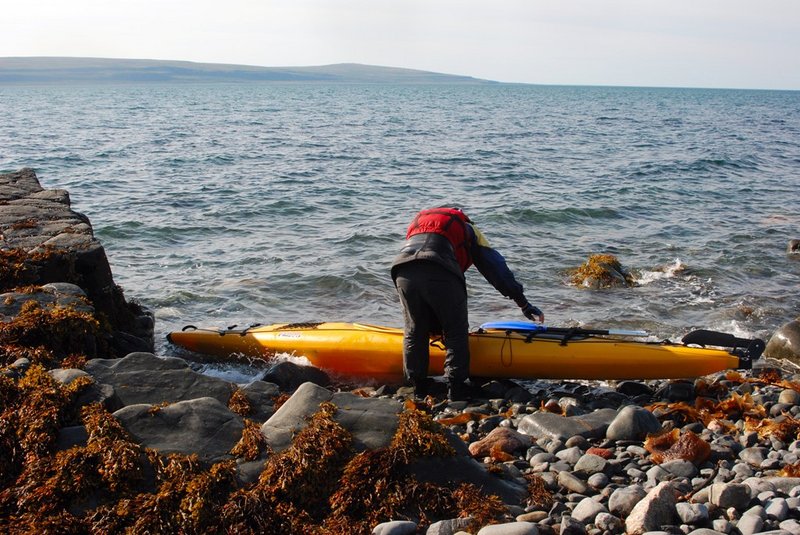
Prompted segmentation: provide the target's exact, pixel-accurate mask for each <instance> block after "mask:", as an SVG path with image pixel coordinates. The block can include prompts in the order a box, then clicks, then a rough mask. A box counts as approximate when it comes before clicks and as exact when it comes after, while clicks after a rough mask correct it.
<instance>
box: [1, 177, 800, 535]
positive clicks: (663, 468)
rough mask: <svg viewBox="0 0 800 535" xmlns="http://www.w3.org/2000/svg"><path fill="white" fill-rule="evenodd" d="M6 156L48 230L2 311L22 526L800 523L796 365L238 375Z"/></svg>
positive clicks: (704, 529)
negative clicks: (369, 377)
mask: <svg viewBox="0 0 800 535" xmlns="http://www.w3.org/2000/svg"><path fill="white" fill-rule="evenodd" d="M8 177H12V178H13V179H8V180H7V181H6V182H5V183H3V187H2V189H3V191H0V195H5V196H4V197H2V198H3V199H5V200H4V202H5V203H6V204H5V205H4V206H6V207H7V206H16V205H14V203H15V202H16V201H15V200H14V196H15V195H16V199H20V198H24V199H26V200H25V201H24V202H21V203H17V204H19V205H24V206H25V209H24V210H22V211H20V212H15V213H16V214H17V219H16V220H15V221H9V220H8V219H6V220H4V222H3V225H4V227H3V234H4V238H3V239H4V241H5V242H7V243H9V244H13V243H15V242H13V240H12V238H13V239H19V240H23V239H24V240H29V241H24V242H23V241H19V242H17V243H20V244H21V243H25V244H28V245H26V247H28V249H27V251H28V253H29V256H28V258H15V260H20V261H19V262H16V263H6V264H5V265H6V266H22V267H21V268H20V269H18V270H17V271H14V272H13V273H15V276H17V277H18V279H19V280H17V281H13V282H15V283H16V282H19V283H20V284H14V286H13V287H12V288H6V289H5V290H4V291H5V293H4V304H5V306H6V307H7V308H6V309H4V310H5V312H4V315H3V321H4V324H5V326H4V329H3V330H2V331H0V332H1V333H2V334H3V336H4V338H3V343H4V344H6V345H4V347H5V349H4V350H3V351H4V353H3V356H4V360H5V362H4V363H3V366H4V367H3V370H2V377H0V380H1V382H0V385H2V389H0V393H2V395H3V399H4V402H5V403H4V405H5V407H4V408H5V410H4V412H3V414H2V417H0V422H2V424H3V425H2V426H0V441H2V442H0V443H2V444H3V446H4V447H5V448H7V451H9V452H12V454H11V455H10V456H9V459H8V460H6V461H4V462H5V464H3V465H2V468H3V471H2V472H0V476H2V477H0V482H2V488H1V489H0V511H3V515H4V516H3V517H0V526H3V527H4V528H6V529H8V530H9V531H10V532H20V533H22V532H26V531H27V532H32V531H35V530H36V529H37V528H41V527H42V526H44V525H46V524H47V523H49V525H51V526H60V527H61V528H62V529H65V530H67V531H71V532H76V533H82V532H88V531H90V530H91V529H101V530H102V529H104V528H105V529H109V530H112V531H113V530H114V529H123V528H125V527H128V528H131V527H133V528H134V529H136V527H137V526H138V528H139V529H155V528H154V526H156V525H158V524H157V522H165V523H166V524H161V525H162V528H163V526H164V525H167V526H169V527H171V528H176V529H182V530H189V531H191V530H192V529H195V530H208V529H214V528H216V529H229V530H230V529H242V530H248V529H249V530H256V529H261V530H265V531H267V532H270V529H272V530H273V531H272V532H280V529H278V528H277V526H284V527H283V528H281V529H283V531H282V532H286V533H294V532H298V533H299V532H308V531H312V532H314V531H319V532H321V531H322V530H323V528H324V529H327V530H328V532H332V533H347V532H348V531H346V529H353V526H357V527H358V528H357V529H354V530H353V531H355V532H362V531H363V532H365V533H369V532H370V531H372V530H373V529H374V530H375V531H374V532H375V533H385V534H388V533H418V532H420V533H431V534H432V533H451V534H452V533H456V532H457V531H459V530H461V531H465V530H466V531H467V532H469V533H481V534H482V535H491V534H492V533H505V532H509V533H510V532H512V531H499V530H502V529H505V530H515V531H513V533H541V534H543V535H544V534H546V535H549V534H551V533H553V534H556V533H562V534H565V533H589V534H592V535H602V534H605V533H611V534H614V533H647V532H652V531H668V532H676V533H678V532H680V533H695V532H696V533H698V534H699V533H735V530H738V531H739V532H741V533H759V532H762V531H767V530H773V531H775V530H781V532H787V533H798V532H800V515H798V513H797V512H798V510H800V461H799V460H798V455H800V436H799V435H798V433H800V374H798V373H797V371H793V370H789V369H788V368H787V369H784V370H773V371H770V370H755V371H752V372H746V373H741V374H739V373H733V372H727V373H726V372H722V373H718V374H714V375H712V376H709V377H705V378H699V379H697V380H694V381H661V380H656V381H647V382H643V381H620V382H616V383H609V386H605V387H596V388H590V387H589V386H587V385H583V384H580V383H576V382H562V381H547V382H545V381H539V382H536V383H535V384H533V385H531V386H530V387H529V388H525V387H523V386H520V385H519V384H518V383H516V382H514V381H492V382H489V383H486V384H482V385H479V387H480V388H477V389H476V390H475V397H474V399H473V400H472V401H470V402H469V403H467V402H456V403H448V402H446V401H442V395H441V394H442V393H441V392H436V391H435V393H438V395H437V396H434V397H432V398H429V399H427V400H413V399H410V394H411V393H410V392H409V391H408V390H407V389H406V390H404V389H402V388H401V389H395V388H391V387H387V386H379V387H359V385H348V387H347V389H344V388H343V386H342V385H338V386H336V385H331V384H330V379H329V378H327V376H326V375H325V374H324V372H321V371H320V370H315V369H308V368H306V369H303V367H298V366H296V365H291V364H290V363H284V365H283V366H281V367H280V368H277V367H276V368H273V369H272V370H270V371H269V372H268V373H267V374H266V375H265V376H264V377H263V378H262V379H261V380H257V381H253V382H252V383H250V384H249V385H246V386H245V387H240V386H238V385H235V384H233V383H230V382H228V381H222V380H220V379H214V378H210V377H206V376H203V375H201V374H198V373H196V372H194V371H192V370H191V367H190V366H189V364H188V363H187V362H186V361H183V360H182V359H177V358H172V357H170V358H164V357H159V356H156V355H154V354H153V353H152V347H153V345H152V332H153V320H152V315H150V314H148V312H147V311H146V310H144V309H143V308H141V307H137V306H135V304H134V305H132V304H131V303H128V302H127V301H125V299H124V296H122V295H121V290H118V287H116V285H114V283H113V278H112V277H111V272H110V268H108V269H107V270H106V267H107V266H108V263H107V260H105V253H104V252H103V251H102V246H101V245H100V244H99V243H98V242H97V241H96V240H95V239H94V236H93V234H92V231H91V224H90V222H89V221H88V220H87V219H86V218H83V217H82V216H80V214H76V213H75V212H72V211H71V209H70V208H69V195H68V193H67V192H64V191H63V190H42V189H41V187H39V189H38V190H37V189H36V188H35V187H33V186H32V183H31V180H34V181H35V180H36V179H35V173H33V172H32V171H30V170H23V171H20V172H19V173H17V174H14V173H12V174H9V175H3V178H8ZM36 186H38V181H37V182H36ZM26 210H27V211H26ZM31 210H34V211H31ZM8 213H11V212H10V211H8ZM48 214H49V215H48ZM53 214H55V215H53ZM51 215H52V217H50V216H51ZM48 218H49V219H48ZM43 237H44V238H45V239H41V238H43ZM31 240H32V241H31ZM36 240H39V241H38V242H37V241H36ZM31 244H32V245H31ZM42 244H44V245H42ZM10 249H19V248H17V247H11V248H7V249H6V250H10ZM34 251H35V252H38V253H47V254H44V255H42V256H33V255H32V254H30V253H31V252H34ZM65 252H69V253H70V254H63V253H65ZM84 258H88V260H84ZM102 261H105V266H106V267H104V266H103V265H102ZM28 268H31V269H28ZM33 268H35V269H33ZM7 272H8V273H11V271H7ZM7 281H8V282H12V281H11V279H7ZM117 292H118V293H117ZM26 303H34V304H29V305H26ZM65 311H68V312H69V313H67V312H65ZM12 313H13V315H12ZM19 318H23V319H26V320H27V323H25V324H24V325H20V330H16V331H13V333H12V330H11V327H10V326H12V325H15V324H14V321H16V320H19ZM34 319H35V320H36V322H38V323H35V322H34V321H33V320H34ZM45 320H46V321H45ZM23 327H25V328H27V329H28V331H26V330H25V329H23ZM33 327H35V328H36V329H39V330H38V331H35V333H34V334H33V335H31V336H30V337H28V338H26V336H25V333H27V332H31V331H30V329H31V328H33ZM42 333H46V334H48V336H43V335H42ZM12 334H13V335H14V336H12ZM148 335H149V340H148ZM42 341H48V342H51V346H50V347H47V348H45V349H42V348H41V342H42ZM12 342H13V343H12ZM14 343H15V344H16V346H15V347H16V349H9V346H12V345H14ZM148 343H149V345H148ZM15 351H16V353H15ZM12 357H14V358H13V360H12ZM45 393H47V394H46V395H45ZM11 409H13V410H11ZM20 415H22V416H20ZM190 420H191V421H192V422H194V423H193V424H192V425H187V426H184V425H179V424H178V422H188V421H190ZM220 429H223V430H224V432H222V433H219V430H220ZM212 436H213V437H214V440H213V441H211V440H210V438H209V437H212ZM293 437H298V438H300V440H296V439H295V440H292V438H293ZM207 439H208V440H207ZM201 444H202V445H203V447H202V448H199V447H198V446H199V445H201ZM104 452H111V456H110V457H109V456H108V455H105V456H104ZM170 454H171V455H172V457H170V456H169V455H170ZM81 460H83V462H81ZM401 461H402V462H401ZM302 467H305V470H303V469H302ZM321 474H326V475H328V476H329V477H328V478H321ZM465 484H466V485H467V486H464V485H465ZM314 489H315V490H314ZM373 489H374V491H375V492H374V494H371V493H370V492H366V490H369V491H372V490H373ZM379 489H382V490H379ZM42 495H48V496H50V497H51V498H52V501H51V504H50V505H47V506H45V505H43V504H42V502H40V501H38V500H39V498H37V496H42ZM433 496H439V498H438V500H439V501H438V502H434V501H432V500H431V499H432V497H433ZM491 496H495V497H497V496H499V497H500V498H491ZM178 498H180V499H178ZM200 498H202V499H203V500H204V501H202V503H201V502H200V501H198V500H200ZM159 499H161V500H165V501H164V502H162V505H161V507H164V510H163V511H162V512H163V514H164V517H163V518H159V517H158V515H156V511H157V510H158V509H157V504H158V503H159V502H158V500H159ZM123 500H130V501H129V502H126V503H128V504H129V507H128V510H127V511H121V510H120V509H119V508H120V507H121V504H122V503H123ZM170 500H172V501H170ZM393 500H394V501H393ZM190 503H193V504H196V505H187V504H190ZM276 511H277V512H276ZM320 515H323V516H320ZM462 516H463V517H468V518H467V520H465V519H464V518H461V517H462ZM401 517H402V518H401ZM470 519H471V520H470ZM390 521H398V522H400V524H385V522H390ZM148 522H153V524H148ZM403 522H405V523H403ZM498 524H499V525H498ZM506 524H507V525H506ZM492 526H496V527H492ZM391 530H395V531H391ZM493 530H494V531H493ZM709 530H712V531H709ZM353 531H350V532H353Z"/></svg>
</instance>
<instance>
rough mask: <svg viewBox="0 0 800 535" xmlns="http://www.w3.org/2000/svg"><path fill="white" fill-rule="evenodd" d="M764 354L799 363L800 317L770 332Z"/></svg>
mask: <svg viewBox="0 0 800 535" xmlns="http://www.w3.org/2000/svg"><path fill="white" fill-rule="evenodd" d="M764 356H765V357H768V358H772V359H787V360H789V361H791V362H794V363H797V364H800V318H797V319H795V320H792V321H790V322H789V323H786V324H785V325H783V326H782V327H781V328H780V329H778V330H777V331H775V332H774V333H773V334H772V337H770V339H769V342H767V347H766V349H765V350H764Z"/></svg>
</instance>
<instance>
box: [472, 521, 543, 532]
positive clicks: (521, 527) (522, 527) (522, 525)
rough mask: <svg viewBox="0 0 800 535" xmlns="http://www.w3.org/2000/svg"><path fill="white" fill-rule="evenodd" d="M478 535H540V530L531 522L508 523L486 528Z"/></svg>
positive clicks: (480, 530)
mask: <svg viewBox="0 0 800 535" xmlns="http://www.w3.org/2000/svg"><path fill="white" fill-rule="evenodd" d="M477 535H539V530H538V529H537V527H536V524H532V523H530V522H507V523H505V524H492V525H489V526H484V527H482V528H481V529H479V530H478V534H477Z"/></svg>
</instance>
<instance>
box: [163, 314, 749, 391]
mask: <svg viewBox="0 0 800 535" xmlns="http://www.w3.org/2000/svg"><path fill="white" fill-rule="evenodd" d="M517 323H519V322H511V324H517ZM498 325H499V326H498ZM595 333H602V334H606V333H608V334H613V331H592V330H582V329H550V328H548V329H545V328H539V329H533V330H527V329H525V328H517V327H516V325H510V326H509V327H507V328H504V327H503V324H497V325H490V324H487V325H484V326H482V327H481V328H480V329H478V330H477V331H475V332H472V333H470V335H469V341H470V343H469V346H470V376H471V377H481V378H497V379H501V378H505V379H680V378H693V377H700V376H703V375H708V374H710V373H714V372H718V371H721V370H726V369H739V368H749V367H751V363H752V360H755V359H757V358H758V357H759V356H760V354H761V351H763V346H764V343H763V341H761V340H745V339H739V338H733V337H732V336H730V335H726V334H723V333H714V332H712V331H695V332H694V333H690V335H687V336H686V337H685V338H684V343H672V342H639V341H633V340H626V339H620V338H614V337H608V336H597V335H596V334H595ZM693 335H694V336H693ZM167 339H168V340H169V341H170V342H171V343H172V344H175V345H177V346H179V347H182V348H184V349H187V350H189V351H192V352H195V353H202V354H205V355H213V356H215V357H218V358H220V359H222V360H236V359H248V360H249V359H253V358H260V359H263V360H265V361H268V360H269V359H270V358H272V357H273V356H275V355H277V354H291V355H295V356H302V357H305V358H306V359H308V361H309V362H310V363H311V364H312V365H314V366H316V367H318V368H321V369H323V370H325V371H327V372H329V373H332V374H334V375H341V376H348V377H356V378H371V379H376V380H381V381H391V382H397V381H400V380H402V377H403V357H402V354H403V330H402V329H397V328H391V327H381V326H376V325H366V324H361V323H295V324H274V325H264V326H252V327H249V328H246V329H236V328H235V327H233V328H228V329H223V330H218V329H203V328H195V327H193V326H187V327H184V329H183V330H181V331H175V332H172V333H170V334H169V335H168V336H167ZM687 339H688V340H687ZM731 341H734V342H731ZM719 344H722V345H725V346H726V347H727V349H720V348H712V347H707V346H708V345H719ZM430 356H431V358H430V367H429V374H430V375H441V374H443V366H444V357H445V352H444V348H443V347H442V344H441V343H440V342H437V341H435V340H432V341H431V351H430Z"/></svg>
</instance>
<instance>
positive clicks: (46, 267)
mask: <svg viewBox="0 0 800 535" xmlns="http://www.w3.org/2000/svg"><path fill="white" fill-rule="evenodd" d="M0 235H2V236H3V250H2V255H0V272H3V273H4V274H5V275H4V276H3V277H2V279H0V291H9V290H13V289H14V288H16V287H20V286H29V285H45V284H49V283H62V282H66V283H71V284H75V285H77V286H80V287H81V288H82V289H83V290H84V291H85V292H86V295H87V296H88V298H89V299H90V300H91V302H92V305H93V306H94V307H95V309H96V310H97V312H98V313H100V314H103V316H104V317H105V318H106V320H107V321H108V322H109V324H110V325H111V329H112V332H113V334H114V336H113V337H112V346H119V347H118V351H117V353H118V354H123V353H121V351H123V350H124V349H126V348H130V347H131V344H134V345H137V346H138V347H142V346H141V345H139V344H138V343H137V342H134V341H132V340H131V339H130V338H131V337H133V338H138V339H141V340H142V341H143V342H144V344H145V345H144V347H147V348H150V350H152V347H153V316H152V314H151V313H150V312H149V311H147V310H146V309H144V308H143V307H141V306H139V305H138V304H135V303H128V302H126V300H125V297H124V295H123V293H122V289H121V288H120V287H119V286H117V285H116V284H115V283H114V279H113V277H112V275H111V267H110V266H109V263H108V259H107V258H106V253H105V250H104V249H103V246H102V245H101V244H100V242H99V241H98V240H96V239H95V237H94V231H93V229H92V225H91V223H90V222H89V219H88V218H87V217H86V216H84V215H83V214H80V213H78V212H75V211H73V210H72V209H71V207H70V198H69V193H68V192H67V191H65V190H45V189H44V188H42V186H41V185H40V184H39V179H38V178H37V177H36V173H35V172H34V171H33V169H22V170H20V171H17V172H15V173H8V174H0ZM12 268H13V269H12Z"/></svg>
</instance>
